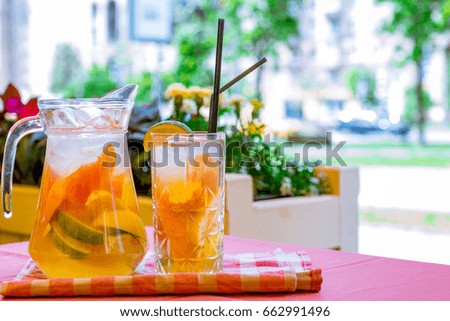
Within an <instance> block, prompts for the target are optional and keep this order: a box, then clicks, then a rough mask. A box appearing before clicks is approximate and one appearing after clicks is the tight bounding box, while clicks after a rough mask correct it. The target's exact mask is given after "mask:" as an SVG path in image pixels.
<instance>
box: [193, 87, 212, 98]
mask: <svg viewBox="0 0 450 321" xmlns="http://www.w3.org/2000/svg"><path fill="white" fill-rule="evenodd" d="M187 92H188V95H189V97H190V98H194V97H195V96H198V97H202V98H205V97H211V92H212V90H211V89H209V88H202V87H198V86H191V87H189V88H188V90H187Z"/></svg>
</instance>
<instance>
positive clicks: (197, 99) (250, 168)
mask: <svg viewBox="0 0 450 321" xmlns="http://www.w3.org/2000/svg"><path fill="white" fill-rule="evenodd" d="M165 97H166V99H167V100H169V102H170V104H171V105H172V108H173V114H172V118H171V119H174V120H178V121H183V122H185V123H186V124H188V126H190V127H191V129H192V130H194V131H195V130H207V121H206V119H205V117H206V115H207V114H208V112H209V100H210V97H211V90H209V89H207V88H199V87H190V88H186V87H185V86H183V85H181V84H173V85H171V86H169V87H168V89H167V90H166V93H165ZM219 107H220V110H219V117H226V118H230V116H234V117H235V119H236V122H235V123H233V124H229V125H225V126H222V127H220V128H219V130H220V131H224V132H225V133H226V151H225V154H226V171H227V172H229V173H245V174H249V175H250V176H252V178H253V186H254V189H255V196H256V198H261V197H264V196H265V195H271V196H274V195H275V196H301V195H315V194H319V193H321V192H322V193H324V192H325V191H326V184H323V181H324V180H326V177H322V178H317V177H315V176H314V175H313V168H311V167H308V166H306V165H305V164H303V163H296V162H295V161H294V159H292V158H290V157H288V156H286V155H284V153H283V148H282V147H281V146H280V145H279V144H273V143H269V142H266V141H265V140H264V133H265V129H266V126H265V124H264V123H262V122H261V120H260V113H261V111H262V109H263V108H264V105H263V103H261V102H260V101H259V100H258V99H252V100H250V101H246V99H245V98H244V97H241V96H233V97H228V96H227V95H225V94H222V95H221V97H220V100H219ZM244 109H247V112H246V113H245V112H244ZM249 109H251V110H249ZM247 114H248V115H247ZM194 120H195V121H194ZM219 123H220V121H219Z"/></svg>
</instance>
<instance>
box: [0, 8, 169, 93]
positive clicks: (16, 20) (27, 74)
mask: <svg viewBox="0 0 450 321" xmlns="http://www.w3.org/2000/svg"><path fill="white" fill-rule="evenodd" d="M129 14H130V12H129V1H128V0H77V1H72V0H39V1H32V0H0V21H1V23H0V45H1V52H0V55H1V57H0V75H1V77H0V88H5V86H6V85H7V83H8V82H14V83H15V84H16V85H17V86H18V88H20V90H21V91H23V92H24V94H25V95H28V96H34V95H40V96H52V95H54V94H53V93H51V92H50V83H51V76H52V69H53V66H54V62H55V53H56V52H55V51H56V48H57V47H58V45H61V44H70V45H71V46H72V47H73V48H74V49H75V50H76V52H77V54H78V55H79V58H80V61H81V63H82V67H83V69H85V70H88V69H89V68H90V67H91V66H92V64H99V65H109V66H110V69H111V72H112V74H113V76H114V78H116V79H115V80H117V81H118V82H119V83H120V82H125V81H126V79H127V77H128V76H129V75H130V74H131V73H133V72H139V71H143V70H149V71H154V70H156V69H161V68H165V69H169V68H170V66H171V64H173V60H174V57H175V53H174V50H173V48H170V47H169V46H165V45H156V44H152V43H147V42H137V41H131V40H130V37H129V20H130V19H129ZM159 51H162V52H163V53H164V54H163V55H162V56H163V58H164V59H163V60H162V61H161V59H159V60H158V52H159ZM159 55H160V56H161V54H159ZM158 61H159V62H160V63H161V64H162V66H160V65H158Z"/></svg>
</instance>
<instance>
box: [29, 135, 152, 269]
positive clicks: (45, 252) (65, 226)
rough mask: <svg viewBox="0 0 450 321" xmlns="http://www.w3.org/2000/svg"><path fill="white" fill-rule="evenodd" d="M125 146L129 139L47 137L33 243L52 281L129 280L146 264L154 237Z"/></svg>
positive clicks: (39, 262) (33, 250)
mask: <svg viewBox="0 0 450 321" xmlns="http://www.w3.org/2000/svg"><path fill="white" fill-rule="evenodd" d="M119 142H120V146H119V144H117V143H119ZM113 145H115V146H119V148H117V149H116V148H114V147H113ZM124 145H125V144H124V136H123V134H122V133H119V134H115V133H107V134H106V133H105V134H102V133H96V134H89V133H86V134H84V135H83V136H82V137H80V136H79V135H70V134H69V135H61V134H59V135H56V136H54V135H52V134H49V135H48V139H47V151H46V164H45V167H44V173H43V177H42V184H41V194H40V200H39V205H38V211H37V221H36V225H35V228H34V231H33V237H32V239H31V241H30V245H29V252H30V256H31V257H32V258H33V260H34V261H35V262H36V264H37V265H38V266H39V268H40V269H41V270H42V271H43V272H44V273H45V274H46V275H47V276H49V277H92V276H104V275H110V276H113V275H129V274H131V273H132V272H133V271H134V270H135V268H136V266H137V265H138V264H139V263H140V261H141V260H142V259H143V257H144V255H145V253H146V250H147V239H146V233H145V230H144V225H143V222H142V219H141V217H140V214H139V210H138V204H137V198H136V192H135V189H134V185H133V179H132V175H131V171H130V169H129V168H127V167H125V166H124V163H123V162H124V158H125V157H126V156H127V155H126V153H125V151H124V150H123V148H124V147H126V145H125V146H124ZM125 159H126V158H125Z"/></svg>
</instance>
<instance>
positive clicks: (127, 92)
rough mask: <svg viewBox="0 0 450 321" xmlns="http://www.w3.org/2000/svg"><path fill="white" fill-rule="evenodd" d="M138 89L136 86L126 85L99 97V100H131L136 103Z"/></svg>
mask: <svg viewBox="0 0 450 321" xmlns="http://www.w3.org/2000/svg"><path fill="white" fill-rule="evenodd" d="M138 87H139V86H138V85H136V84H129V85H125V86H122V87H119V88H117V89H114V90H112V91H110V92H108V93H106V94H104V95H103V96H101V97H99V100H106V101H107V100H131V101H133V102H134V99H135V98H136V94H137V90H138Z"/></svg>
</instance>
